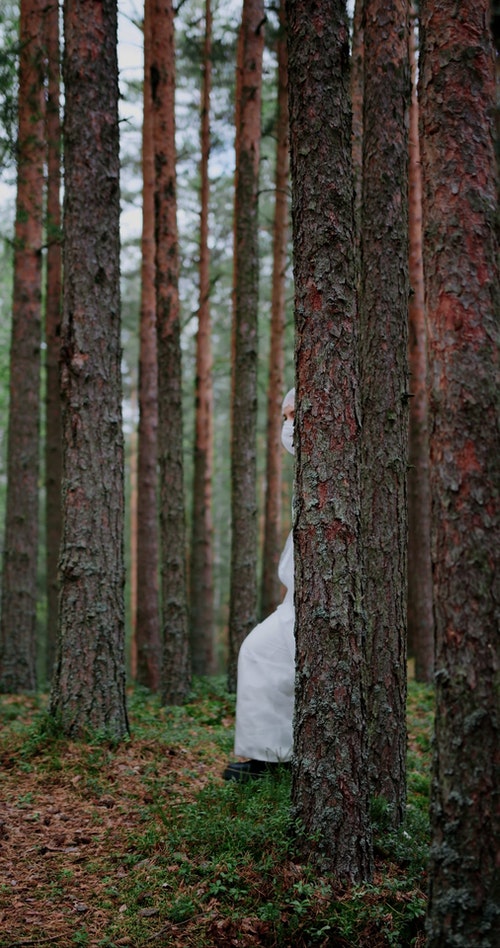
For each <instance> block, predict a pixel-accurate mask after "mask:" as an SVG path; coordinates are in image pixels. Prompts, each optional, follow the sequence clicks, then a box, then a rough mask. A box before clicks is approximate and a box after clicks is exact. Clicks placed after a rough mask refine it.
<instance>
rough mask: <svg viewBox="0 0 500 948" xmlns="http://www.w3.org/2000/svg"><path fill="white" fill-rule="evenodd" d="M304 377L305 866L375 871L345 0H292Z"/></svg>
mask: <svg viewBox="0 0 500 948" xmlns="http://www.w3.org/2000/svg"><path fill="white" fill-rule="evenodd" d="M286 9H287V17H288V23H289V45H288V55H289V94H290V138H291V169H292V194H293V202H292V219H293V237H294V261H295V263H294V273H295V313H296V371H297V376H296V377H297V386H298V400H297V401H296V405H297V410H296V415H295V432H296V441H297V445H296V487H295V503H296V524H295V527H294V541H295V579H296V585H295V605H296V637H297V679H296V712H295V764H294V771H293V789H292V795H293V806H294V815H295V816H296V817H297V818H298V819H299V820H300V822H301V824H302V825H303V827H304V834H303V836H302V837H301V845H302V847H303V849H304V851H305V853H306V854H307V855H308V857H309V858H310V859H311V860H313V861H314V862H315V863H316V864H318V865H319V866H320V867H321V868H322V869H326V870H328V871H331V872H332V873H334V874H335V876H337V877H338V878H340V879H345V880H352V881H359V880H361V879H368V878H370V876H371V872H372V856H371V852H372V847H371V829H370V819H369V781H368V780H367V779H366V775H367V769H368V742H367V716H366V695H365V685H364V675H365V672H364V665H365V656H364V648H363V639H364V627H363V616H362V610H363V606H362V587H361V573H360V568H359V563H360V536H359V518H360V479H359V465H360V429H361V426H360V419H359V405H358V394H357V392H358V352H357V348H358V342H357V325H356V318H357V314H356V275H355V237H354V207H353V177H352V154H351V111H350V99H349V30H348V20H347V12H346V8H345V3H344V2H342V0H318V2H316V3H315V7H314V17H312V16H311V11H310V5H309V4H308V3H307V2H306V0H300V2H299V0H288V2H287V7H286Z"/></svg>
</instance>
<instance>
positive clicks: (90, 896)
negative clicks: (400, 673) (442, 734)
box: [0, 679, 433, 948]
mask: <svg viewBox="0 0 500 948" xmlns="http://www.w3.org/2000/svg"><path fill="white" fill-rule="evenodd" d="M45 706H46V704H45V699H43V698H40V699H35V698H33V697H30V698H28V699H24V698H16V699H15V700H13V699H10V698H5V697H3V698H0V720H1V721H2V723H3V730H2V738H1V741H0V758H1V760H2V762H3V765H4V766H3V769H2V771H1V776H0V793H1V794H2V798H3V799H4V800H5V801H6V815H5V819H3V818H2V820H3V821H2V822H0V870H2V871H1V875H2V878H3V880H5V884H4V885H3V886H2V888H1V889H0V905H1V908H2V918H3V925H2V931H1V932H0V946H9V948H10V946H12V945H15V944H16V943H18V942H21V941H23V940H24V941H26V940H28V939H31V943H32V944H36V943H37V938H38V939H39V941H40V943H41V942H42V941H43V942H47V940H48V939H49V940H50V938H52V939H53V941H54V943H55V944H62V945H64V944H67V945H73V944H76V945H78V944H79V945H89V946H96V948H98V946H102V948H115V946H124V945H131V946H146V945H161V946H162V948H165V946H167V948H168V946H171V948H177V946H179V948H180V946H182V948H226V946H227V948H229V946H233V945H236V946H242V948H250V946H254V945H256V946H257V945H262V946H269V948H279V946H283V948H285V946H290V945H291V944H293V945H294V948H310V946H315V945H318V946H322V948H326V946H340V948H342V946H351V948H364V946H366V948H382V946H405V948H406V946H412V945H413V946H421V945H423V944H424V937H423V919H424V913H425V898H426V897H425V889H426V864H427V854H428V846H429V826H428V816H427V810H428V799H429V765H430V742H431V728H432V714H433V696H432V692H431V689H428V688H424V687H423V686H421V685H415V684H414V683H412V682H410V687H409V703H408V730H409V748H408V807H407V817H406V820H405V824H404V825H403V826H402V827H401V828H400V829H399V830H398V831H397V832H391V831H389V830H388V825H387V818H386V817H387V814H386V813H384V808H383V807H382V806H380V805H379V804H377V806H376V807H375V808H374V814H373V821H374V837H375V852H376V872H375V875H374V879H373V880H372V882H371V883H370V884H369V885H368V884H367V885H363V886H356V887H353V888H351V889H349V890H346V889H343V888H341V887H339V886H338V885H337V884H336V882H335V880H334V879H332V878H328V877H326V876H318V875H317V873H316V872H315V871H314V870H313V869H312V868H311V867H310V866H308V865H307V864H304V863H303V862H301V861H300V859H299V858H298V857H297V856H296V854H295V853H294V846H293V838H294V833H293V829H294V828H293V826H292V825H291V822H290V774H289V773H287V772H283V773H281V774H280V775H279V776H278V777H277V778H272V777H270V778H266V779H264V780H261V781H259V782H256V783H254V784H250V785H246V786H237V785H236V784H233V783H224V782H222V781H221V779H220V774H221V771H222V769H223V766H224V763H225V760H226V759H227V757H228V756H230V754H231V751H232V743H233V724H234V697H233V696H230V695H228V694H227V693H226V691H225V682H224V681H223V680H222V679H215V680H211V679H210V680H200V681H198V682H196V685H195V688H194V689H193V693H192V696H191V697H190V700H189V701H188V703H187V704H186V705H185V706H184V707H183V708H163V707H161V705H160V703H159V700H158V698H157V697H155V696H153V695H151V694H149V693H148V692H147V691H145V690H144V689H136V690H135V691H134V692H131V693H130V695H129V714H130V720H131V725H132V734H131V738H130V740H129V741H125V742H123V743H122V744H121V745H119V746H118V747H113V746H112V745H110V744H109V742H106V741H105V740H102V739H100V738H99V736H95V737H94V738H93V739H92V740H89V741H87V742H81V743H76V742H72V741H68V740H66V739H64V738H63V737H62V736H61V734H60V733H59V732H58V730H57V728H55V729H54V727H53V725H52V724H51V722H50V719H48V718H47V716H46V712H45Z"/></svg>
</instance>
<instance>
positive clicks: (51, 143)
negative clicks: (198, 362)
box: [45, 3, 62, 681]
mask: <svg viewBox="0 0 500 948" xmlns="http://www.w3.org/2000/svg"><path fill="white" fill-rule="evenodd" d="M45 43H46V50H47V71H48V78H47V106H46V123H45V127H46V137H47V292H46V304H45V340H46V344H47V348H46V354H45V371H46V394H45V406H46V422H45V424H46V432H45V492H46V503H45V525H46V526H45V543H46V557H47V560H46V562H47V577H46V588H47V648H46V656H45V668H46V675H47V680H48V681H50V680H51V678H52V673H53V670H54V661H55V656H56V652H57V614H58V609H59V578H58V563H59V550H60V546H61V529H62V516H61V471H62V426H61V395H60V385H59V360H60V354H61V315H62V312H61V310H62V296H61V279H62V272H61V256H62V251H61V197H60V191H61V120H60V114H59V87H60V75H59V62H60V44H59V7H58V5H57V3H53V4H49V5H48V6H47V7H46V9H45Z"/></svg>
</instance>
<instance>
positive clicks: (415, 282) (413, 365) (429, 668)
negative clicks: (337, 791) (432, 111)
mask: <svg viewBox="0 0 500 948" xmlns="http://www.w3.org/2000/svg"><path fill="white" fill-rule="evenodd" d="M410 66H411V74H412V97H411V105H410V137H409V165H408V175H409V201H408V228H409V248H410V255H409V276H410V286H411V294H410V299H409V307H408V315H409V347H408V352H409V363H410V380H411V381H410V387H411V395H412V398H411V401H410V429H409V438H410V442H409V461H410V466H409V471H408V649H409V652H410V654H411V655H412V656H413V657H414V659H415V678H416V679H417V681H426V682H431V681H432V679H433V674H434V615H433V611H432V568H431V488H430V480H429V477H430V475H429V425H428V405H427V331H426V326H425V296H424V266H423V258H422V253H423V250H422V175H421V169H420V142H419V137H418V97H417V76H416V73H417V69H416V55H415V27H414V26H413V25H412V28H411V31H410Z"/></svg>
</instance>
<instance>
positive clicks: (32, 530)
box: [0, 0, 44, 692]
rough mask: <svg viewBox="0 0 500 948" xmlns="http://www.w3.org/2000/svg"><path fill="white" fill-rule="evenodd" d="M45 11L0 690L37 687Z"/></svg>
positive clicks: (36, 87) (31, 156)
mask: <svg viewBox="0 0 500 948" xmlns="http://www.w3.org/2000/svg"><path fill="white" fill-rule="evenodd" d="M43 11H44V3H42V2H41V0H22V3H21V11H20V24H19V39H20V61H19V107H18V121H19V135H18V158H17V198H16V224H15V248H14V291H13V303H12V331H11V349H10V387H9V398H10V402H9V429H8V443H7V454H8V459H7V499H6V517H5V539H4V559H3V577H2V614H1V620H0V691H12V692H18V691H24V690H32V689H34V688H35V686H36V593H37V590H36V581H37V555H38V487H39V485H38V472H39V450H40V446H39V417H40V331H41V328H40V327H41V318H40V310H41V282H42V272H41V265H42V220H43V161H44V123H43V108H44V103H43Z"/></svg>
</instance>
